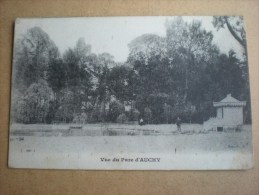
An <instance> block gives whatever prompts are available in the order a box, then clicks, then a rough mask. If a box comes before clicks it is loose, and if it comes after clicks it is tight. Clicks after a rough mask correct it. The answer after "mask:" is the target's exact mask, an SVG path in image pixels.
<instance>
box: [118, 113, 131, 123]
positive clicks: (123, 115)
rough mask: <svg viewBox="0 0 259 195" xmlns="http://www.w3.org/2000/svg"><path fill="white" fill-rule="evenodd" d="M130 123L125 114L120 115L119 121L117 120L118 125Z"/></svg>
mask: <svg viewBox="0 0 259 195" xmlns="http://www.w3.org/2000/svg"><path fill="white" fill-rule="evenodd" d="M127 121H128V118H127V116H126V115H125V114H124V113H123V114H120V115H119V116H118V117H117V119H116V122H117V123H125V122H127Z"/></svg>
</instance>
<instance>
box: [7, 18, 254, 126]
mask: <svg viewBox="0 0 259 195" xmlns="http://www.w3.org/2000/svg"><path fill="white" fill-rule="evenodd" d="M230 19H231V18H220V17H214V20H213V24H214V26H215V27H216V28H217V29H220V28H224V27H225V25H226V26H227V27H228V28H231V25H230V23H229V22H228V21H229V20H230ZM226 21H227V22H228V23H226ZM237 21H242V18H238V20H237ZM238 25H239V24H238ZM238 25H237V23H235V24H234V25H233V24H232V27H233V26H238ZM165 26H166V36H165V37H160V36H158V35H154V34H144V35H141V36H139V37H137V38H135V39H134V40H132V41H131V42H130V43H129V44H128V47H129V51H130V52H129V56H128V59H127V61H126V62H124V63H118V62H115V61H114V58H113V56H111V55H110V54H109V53H103V54H99V55H97V54H94V53H93V52H92V51H91V46H90V45H87V44H86V43H85V41H84V39H83V38H80V39H79V40H78V41H77V43H76V45H75V47H74V48H69V49H68V50H66V51H65V52H64V54H63V55H61V54H60V52H59V50H58V48H57V46H56V45H55V44H54V42H53V41H52V40H51V39H50V37H49V36H48V34H47V33H45V32H44V31H43V30H42V29H41V28H39V27H34V28H31V29H29V30H28V32H27V33H26V34H25V35H24V36H23V37H22V38H21V39H19V40H18V41H17V42H16V44H15V45H16V48H15V53H14V75H13V76H14V79H13V90H14V91H13V93H12V94H13V96H12V101H13V102H12V113H13V116H14V117H13V119H14V120H15V121H16V122H21V123H51V122H55V121H58V122H83V123H89V122H125V121H136V120H138V119H139V118H140V117H142V118H143V119H144V121H145V122H146V123H156V124H159V123H172V122H174V120H175V119H176V118H177V117H178V116H179V117H181V118H182V120H183V121H186V122H187V121H188V122H190V121H191V122H203V121H204V120H206V119H208V117H209V116H211V115H212V114H213V112H214V109H213V107H212V102H213V101H219V100H221V99H222V98H224V97H225V96H226V94H228V93H231V94H232V95H233V96H234V97H236V98H237V99H239V100H246V101H248V106H247V108H246V112H245V117H246V121H247V122H249V121H250V120H251V116H250V106H249V101H250V97H249V83H248V82H249V79H248V65H247V60H246V57H244V58H238V57H237V56H236V53H235V51H233V50H231V51H229V53H228V55H226V54H222V53H221V52H220V50H219V49H218V47H217V46H216V45H215V44H213V41H212V40H213V34H212V33H211V32H208V31H206V30H205V29H203V28H202V25H201V22H200V21H193V22H191V23H186V22H185V21H184V20H183V19H182V18H181V17H178V18H176V19H174V20H172V21H167V22H166V24H165ZM235 30H236V31H237V32H241V30H240V29H239V28H233V29H232V31H233V32H234V33H235ZM243 33H244V32H242V36H241V38H240V41H244V42H245V40H244V37H245V36H243ZM236 36H238V35H236ZM244 48H246V45H245V43H244ZM244 56H246V49H245V50H244Z"/></svg>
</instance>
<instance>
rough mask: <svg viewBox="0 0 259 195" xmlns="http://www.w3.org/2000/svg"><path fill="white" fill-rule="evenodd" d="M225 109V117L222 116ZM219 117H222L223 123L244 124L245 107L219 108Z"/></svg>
mask: <svg viewBox="0 0 259 195" xmlns="http://www.w3.org/2000/svg"><path fill="white" fill-rule="evenodd" d="M222 109H223V118H222ZM217 118H219V119H222V122H223V123H224V124H223V125H242V124H243V107H223V108H217Z"/></svg>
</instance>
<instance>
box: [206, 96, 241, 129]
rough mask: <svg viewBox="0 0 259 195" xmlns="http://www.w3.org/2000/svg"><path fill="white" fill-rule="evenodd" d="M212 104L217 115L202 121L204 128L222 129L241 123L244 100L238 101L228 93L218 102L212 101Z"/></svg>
mask: <svg viewBox="0 0 259 195" xmlns="http://www.w3.org/2000/svg"><path fill="white" fill-rule="evenodd" d="M213 106H214V107H215V108H216V110H217V112H216V113H217V115H216V117H212V118H210V119H209V120H207V121H205V122H204V124H203V126H204V129H205V130H214V131H223V130H226V129H236V128H237V127H238V126H240V125H243V108H244V107H245V106H246V102H245V101H239V100H237V99H235V98H233V97H232V96H231V94H228V95H227V97H225V98H224V99H223V100H221V101H220V102H213Z"/></svg>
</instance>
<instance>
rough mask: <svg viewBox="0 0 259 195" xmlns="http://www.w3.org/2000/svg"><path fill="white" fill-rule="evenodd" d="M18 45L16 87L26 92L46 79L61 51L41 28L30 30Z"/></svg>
mask: <svg viewBox="0 0 259 195" xmlns="http://www.w3.org/2000/svg"><path fill="white" fill-rule="evenodd" d="M16 45H17V47H16V48H15V52H14V78H15V79H14V85H15V86H17V88H18V89H19V90H20V91H24V90H25V89H26V88H28V87H29V86H30V85H31V84H32V83H34V82H37V81H38V80H40V79H44V80H45V79H46V77H47V71H48V66H49V64H50V61H51V60H53V59H56V58H58V57H59V51H58V49H57V47H56V45H55V44H54V42H53V41H52V40H51V39H50V38H49V36H48V34H47V33H45V32H44V31H43V30H42V29H41V28H39V27H33V28H31V29H29V30H28V31H27V32H26V33H25V34H24V35H23V36H22V38H21V39H19V40H17V43H16Z"/></svg>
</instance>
